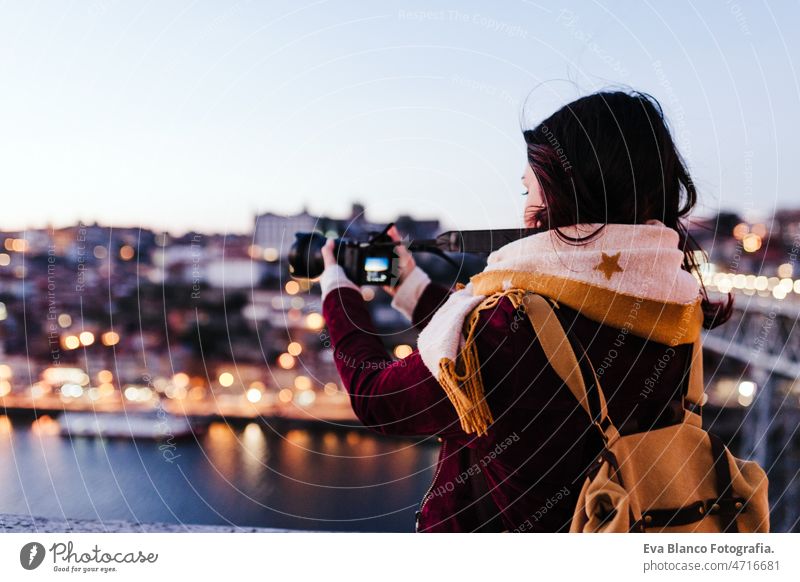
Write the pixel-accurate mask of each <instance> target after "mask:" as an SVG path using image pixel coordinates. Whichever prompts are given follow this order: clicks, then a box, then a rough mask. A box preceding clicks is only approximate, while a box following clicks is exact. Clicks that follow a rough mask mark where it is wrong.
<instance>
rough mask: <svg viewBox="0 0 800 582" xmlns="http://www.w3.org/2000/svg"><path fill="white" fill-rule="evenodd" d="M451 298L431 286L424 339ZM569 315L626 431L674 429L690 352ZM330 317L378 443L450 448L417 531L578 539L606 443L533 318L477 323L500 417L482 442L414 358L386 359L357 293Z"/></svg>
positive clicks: (486, 317) (423, 313)
mask: <svg viewBox="0 0 800 582" xmlns="http://www.w3.org/2000/svg"><path fill="white" fill-rule="evenodd" d="M448 294H449V290H447V289H446V288H444V287H441V286H439V285H436V284H430V285H428V287H427V288H426V289H425V291H424V292H423V293H422V296H421V297H420V299H419V302H418V303H417V305H416V308H415V309H414V313H413V322H412V323H413V324H414V326H415V327H417V328H418V329H420V330H421V329H422V328H423V327H424V326H425V324H426V323H427V321H428V320H429V319H430V316H431V315H432V314H433V313H434V312H435V311H436V309H437V308H438V307H439V306H440V305H441V304H442V303H443V302H444V301H445V300H446V299H447V296H448ZM560 311H563V312H564V313H565V315H566V319H567V327H569V328H571V331H570V333H573V334H575V336H576V337H577V338H578V339H579V340H580V342H581V343H582V344H583V346H585V347H586V350H587V351H588V353H589V358H590V360H591V362H592V363H593V365H594V366H595V369H596V370H597V373H598V375H599V379H600V383H601V385H602V386H603V389H604V391H605V393H606V396H607V397H608V407H609V416H610V417H611V419H612V420H613V421H614V422H615V423H616V424H617V426H622V425H623V424H624V423H627V424H626V426H627V427H629V428H630V429H631V430H637V429H641V427H644V426H646V427H650V426H654V425H656V426H657V425H661V424H666V423H669V422H673V421H674V419H671V418H670V416H669V415H668V414H665V413H664V411H665V410H667V411H668V410H671V408H672V407H675V406H677V405H676V402H677V401H679V399H680V392H681V390H682V384H683V382H682V379H683V378H684V376H685V373H684V372H685V370H686V364H687V363H688V356H689V350H690V348H691V346H689V345H684V346H679V347H676V348H674V349H673V348H670V347H669V346H667V345H664V344H659V343H656V342H653V341H647V340H645V339H643V338H640V337H637V336H635V335H633V334H631V333H627V334H626V333H622V332H621V331H620V330H619V329H616V328H613V327H610V326H605V325H601V324H599V323H596V322H594V321H592V320H590V319H588V318H586V317H584V316H583V315H581V314H579V313H577V312H575V311H573V310H571V309H569V308H567V307H565V306H562V308H561V310H560ZM323 314H324V316H325V320H326V322H327V324H328V330H329V333H330V336H331V341H332V344H333V348H334V355H335V357H334V359H335V362H336V366H337V368H338V370H339V374H340V375H341V377H342V381H343V383H344V386H345V388H346V389H347V390H348V392H349V393H350V400H351V403H352V406H353V410H354V411H355V413H356V415H357V416H358V418H359V419H360V420H361V421H362V422H363V423H364V424H365V425H366V426H367V427H369V428H370V429H372V430H375V431H377V432H379V433H383V434H390V435H406V436H433V435H435V436H438V437H439V440H440V441H441V450H440V454H439V461H438V465H437V467H436V472H435V476H434V479H433V483H432V484H431V487H430V489H429V490H428V492H427V493H426V495H425V496H424V498H423V500H422V502H421V505H420V510H419V511H418V513H417V531H422V532H466V531H504V530H507V531H518V532H527V531H533V532H555V531H566V530H568V529H569V524H570V520H571V519H572V514H573V512H574V510H575V504H576V502H577V498H578V493H579V492H580V488H581V486H582V484H583V473H584V470H585V468H586V467H587V465H589V464H590V463H591V461H592V460H593V459H594V458H595V456H596V455H597V453H598V452H599V450H600V441H599V438H598V435H597V434H596V432H595V429H593V428H592V426H591V423H590V422H589V419H588V417H587V416H586V414H585V412H584V411H583V409H581V408H580V406H578V404H577V402H576V400H575V399H574V397H573V396H572V394H571V393H570V392H569V389H568V388H567V387H566V386H564V385H563V384H562V382H561V380H560V379H559V378H558V376H557V375H556V374H555V372H554V371H553V370H552V368H550V366H549V365H548V363H547V361H546V358H545V356H544V353H543V352H542V349H541V347H540V345H539V343H538V342H537V340H536V336H535V334H534V331H533V329H532V327H531V325H530V323H529V321H528V320H527V318H526V316H525V314H524V312H518V311H517V310H515V308H514V307H513V306H512V304H511V302H510V301H509V300H508V299H503V300H501V301H500V302H499V303H498V305H497V306H496V307H494V308H493V309H488V310H485V311H483V312H482V313H481V316H480V320H479V327H478V330H479V331H478V333H477V336H476V342H477V348H478V356H479V360H480V363H481V376H482V379H483V383H484V388H485V392H486V398H487V401H488V404H489V407H490V409H491V411H492V414H493V417H494V419H495V421H494V423H493V424H492V425H491V426H490V428H489V432H488V434H487V435H485V436H483V437H475V436H474V435H467V434H465V433H464V432H463V431H462V430H461V427H460V423H459V419H458V416H457V415H456V412H455V409H454V408H453V405H452V404H451V403H450V401H449V400H448V398H447V396H446V395H445V392H444V390H443V389H442V387H441V386H440V385H439V383H438V382H437V380H436V379H435V378H434V377H433V376H432V375H431V373H430V372H429V371H428V369H427V368H426V367H425V365H424V364H423V362H422V359H421V357H420V355H419V353H418V352H417V351H414V352H413V353H412V354H411V355H409V356H408V357H406V358H405V359H403V360H402V361H394V360H393V359H392V358H391V357H390V356H389V355H388V354H387V351H386V349H385V348H384V346H383V343H382V342H381V340H380V338H379V336H378V335H376V333H375V328H374V326H373V324H372V321H371V319H370V316H369V312H368V311H367V308H366V306H365V304H364V301H363V299H362V297H361V295H360V293H359V292H358V291H356V290H354V289H350V288H338V289H334V290H333V291H331V292H330V293H329V294H328V296H327V297H326V298H325V300H324V302H323ZM570 322H572V325H570ZM622 432H627V431H626V429H623V430H622Z"/></svg>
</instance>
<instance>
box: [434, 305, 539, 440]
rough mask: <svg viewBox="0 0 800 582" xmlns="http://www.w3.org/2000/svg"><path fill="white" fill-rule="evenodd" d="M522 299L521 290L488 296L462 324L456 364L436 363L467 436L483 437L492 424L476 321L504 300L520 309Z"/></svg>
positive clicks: (440, 382)
mask: <svg viewBox="0 0 800 582" xmlns="http://www.w3.org/2000/svg"><path fill="white" fill-rule="evenodd" d="M524 296H525V291H524V290H523V289H509V290H507V291H500V292H498V293H493V294H492V295H489V296H488V297H487V298H486V299H484V300H483V301H482V302H481V303H480V304H479V305H478V306H477V307H476V308H475V309H474V310H473V311H472V313H471V314H470V316H469V318H468V319H467V321H466V322H465V324H464V335H465V338H466V339H465V341H464V347H463V349H462V350H461V351H460V352H459V354H458V357H457V358H456V361H455V362H454V361H452V360H449V359H448V358H442V359H441V361H440V362H439V384H441V386H442V388H444V391H445V393H446V394H447V397H448V398H449V399H450V402H452V404H453V406H454V407H455V409H456V412H457V413H458V418H459V419H460V421H461V428H462V430H463V431H464V432H465V433H467V434H473V433H475V434H477V435H478V436H483V435H485V434H486V432H487V431H488V429H489V425H490V424H492V422H494V418H493V417H492V411H491V410H490V409H489V405H488V404H487V403H486V398H485V395H484V388H483V379H482V378H481V368H480V362H479V361H478V348H477V346H476V345H475V332H476V329H477V327H478V325H477V324H478V317H479V316H480V313H481V312H482V311H484V310H486V309H491V308H493V307H495V306H496V305H497V303H498V301H500V299H501V298H503V297H508V298H509V299H510V300H511V302H512V304H513V305H514V307H515V308H516V307H519V305H520V304H521V302H522V298H523V297H524Z"/></svg>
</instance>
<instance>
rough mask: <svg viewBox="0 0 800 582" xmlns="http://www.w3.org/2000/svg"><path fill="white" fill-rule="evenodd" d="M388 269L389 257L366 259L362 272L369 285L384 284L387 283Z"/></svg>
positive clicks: (389, 266)
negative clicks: (364, 273)
mask: <svg viewBox="0 0 800 582" xmlns="http://www.w3.org/2000/svg"><path fill="white" fill-rule="evenodd" d="M390 268H391V265H390V261H389V257H367V258H366V259H365V260H364V271H365V272H366V275H367V282H369V283H386V282H387V281H389V270H390Z"/></svg>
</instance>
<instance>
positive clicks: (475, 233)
mask: <svg viewBox="0 0 800 582" xmlns="http://www.w3.org/2000/svg"><path fill="white" fill-rule="evenodd" d="M391 226H392V225H391V224H389V225H388V226H387V227H386V228H385V229H384V230H383V231H382V232H379V233H375V232H373V233H369V235H367V236H366V237H364V238H363V239H359V238H357V237H353V238H338V239H336V240H335V242H334V249H333V252H334V256H335V257H336V262H337V263H338V264H339V265H341V267H342V268H343V269H344V272H345V273H346V274H347V278H348V279H350V280H351V281H353V283H355V284H357V285H388V286H394V285H395V284H396V283H397V277H398V269H399V264H398V257H397V253H396V252H395V248H396V246H397V245H398V244H401V243H396V242H395V241H393V240H392V239H391V237H390V236H389V235H388V234H386V233H387V232H388V230H389V228H391ZM537 232H541V229H526V228H508V229H500V230H462V231H458V230H454V231H448V232H444V233H442V234H440V235H439V236H437V237H436V238H435V239H432V240H415V241H411V242H409V243H407V245H406V246H407V247H408V250H410V251H420V252H425V253H430V254H433V255H437V256H439V257H441V258H442V259H444V260H445V261H446V262H448V263H449V264H450V265H451V266H453V267H454V268H456V269H460V268H461V267H462V265H460V264H459V263H457V262H456V261H454V260H453V259H452V258H451V257H450V256H449V255H447V254H446V253H457V254H461V255H465V254H467V255H488V254H490V253H492V252H493V251H495V250H497V249H499V248H500V247H502V246H504V245H506V244H508V243H510V242H513V241H515V240H518V239H520V238H523V237H526V236H530V235H532V234H535V233H537ZM326 242H328V239H327V238H326V237H325V235H323V234H322V233H320V232H298V233H296V234H295V241H294V243H293V244H292V246H291V248H290V249H289V274H290V275H291V276H292V277H294V278H296V279H316V278H317V277H319V276H320V275H321V274H322V271H323V270H324V269H325V264H324V262H323V260H322V247H323V246H324V245H325V243H326Z"/></svg>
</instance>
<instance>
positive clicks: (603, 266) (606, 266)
mask: <svg viewBox="0 0 800 582" xmlns="http://www.w3.org/2000/svg"><path fill="white" fill-rule="evenodd" d="M601 254H602V255H603V258H601V259H600V263H599V264H598V265H597V266H596V267H595V268H594V270H595V271H603V275H605V276H606V280H608V279H611V277H612V276H613V275H614V273H621V272H622V267H620V266H619V256H620V254H621V253H616V254H614V255H607V254H605V253H601Z"/></svg>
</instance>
